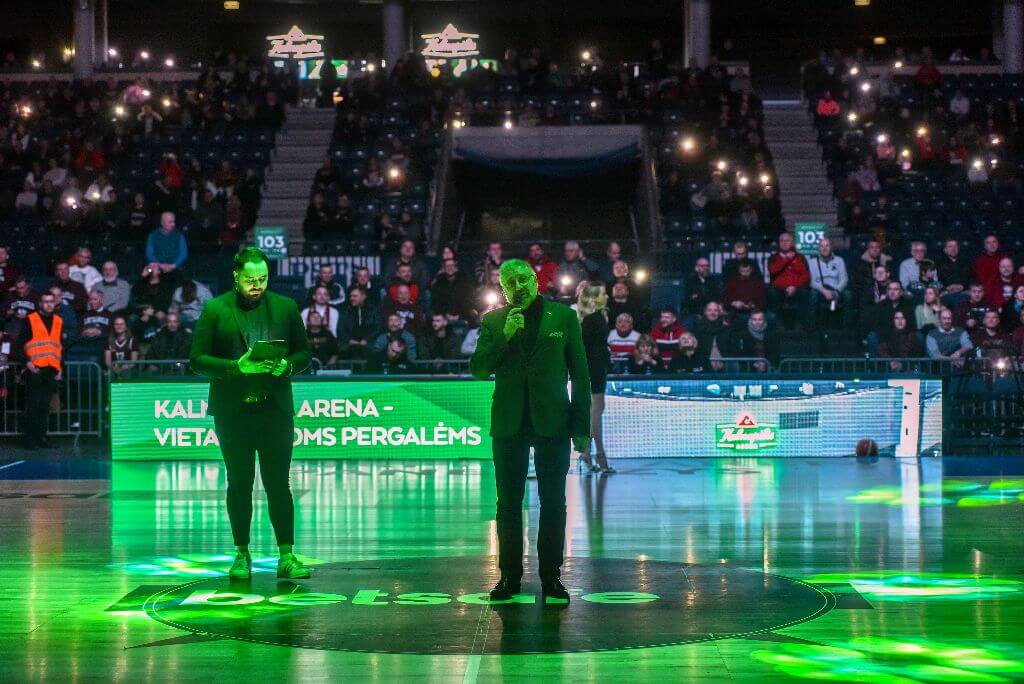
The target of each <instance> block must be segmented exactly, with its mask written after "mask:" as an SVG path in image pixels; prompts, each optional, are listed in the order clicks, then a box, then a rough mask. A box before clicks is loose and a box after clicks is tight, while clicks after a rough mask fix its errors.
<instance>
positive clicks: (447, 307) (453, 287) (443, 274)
mask: <svg viewBox="0 0 1024 684" xmlns="http://www.w3.org/2000/svg"><path fill="white" fill-rule="evenodd" d="M472 297H473V281H472V279H471V278H470V277H469V276H468V275H466V274H465V273H463V272H462V271H460V270H459V262H458V260H457V259H456V258H455V256H454V255H451V256H449V257H448V258H445V259H444V260H443V261H442V263H441V270H440V271H439V272H438V274H437V275H436V276H435V277H434V282H433V283H431V285H430V308H431V309H432V310H433V311H434V313H440V314H444V315H445V316H446V317H447V319H448V320H450V321H466V320H468V319H469V317H470V315H471V312H472V309H473V302H472Z"/></svg>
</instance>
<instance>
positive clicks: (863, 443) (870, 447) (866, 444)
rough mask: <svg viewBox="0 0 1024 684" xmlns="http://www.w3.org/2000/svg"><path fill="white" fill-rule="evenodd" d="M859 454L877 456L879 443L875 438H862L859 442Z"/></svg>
mask: <svg viewBox="0 0 1024 684" xmlns="http://www.w3.org/2000/svg"><path fill="white" fill-rule="evenodd" d="M857 455H858V456H877V455H878V443H877V442H875V440H873V439H862V440H860V441H859V442H857Z"/></svg>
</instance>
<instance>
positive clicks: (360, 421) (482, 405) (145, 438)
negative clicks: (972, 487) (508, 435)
mask: <svg viewBox="0 0 1024 684" xmlns="http://www.w3.org/2000/svg"><path fill="white" fill-rule="evenodd" d="M293 389H294V396H295V433H294V444H295V452H294V455H295V458H322V459H350V458H353V459H449V458H456V459H462V458H469V459H489V458H491V445H490V437H489V436H488V432H489V430H490V404H491V394H492V392H493V383H491V382H479V381H475V380H469V379H453V380H429V379H424V380H417V379H380V380H378V379H366V378H358V379H357V378H352V379H319V378H311V379H306V380H300V381H296V382H294V383H293ZM207 391H208V385H207V384H206V383H204V382H201V381H196V382H190V381H182V382H173V381H168V382H122V383H114V384H113V385H112V386H111V396H110V402H111V409H110V412H111V449H112V452H113V458H114V459H115V460H128V459H144V460H165V459H167V460H177V459H185V460H195V459H219V458H220V451H219V444H218V442H217V436H216V434H215V433H214V430H213V418H212V417H211V416H208V415H206V397H207ZM605 401H606V404H605V413H604V439H605V448H606V450H607V451H608V453H609V454H612V455H614V456H619V457H640V458H670V457H714V456H745V455H746V456H771V457H786V458H793V457H815V456H838V457H841V456H850V455H852V454H854V453H855V452H856V450H857V444H858V442H860V441H861V440H871V441H873V442H874V443H875V444H876V445H877V447H878V450H879V452H880V453H882V454H894V455H897V456H917V455H919V454H922V453H935V452H937V451H938V450H939V449H941V443H942V385H941V382H940V381H938V380H918V379H889V380H856V379H850V380H810V381H801V380H779V379H771V378H765V379H763V380H762V379H757V380H750V379H744V380H736V379H725V378H717V377H710V378H708V379H706V380H693V379H686V380H674V379H669V380H656V379H655V380H648V379H626V380H609V382H608V387H607V390H606V399H605Z"/></svg>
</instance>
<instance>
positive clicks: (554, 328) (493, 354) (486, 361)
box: [469, 259, 590, 603]
mask: <svg viewBox="0 0 1024 684" xmlns="http://www.w3.org/2000/svg"><path fill="white" fill-rule="evenodd" d="M500 278H501V287H502V290H503V291H504V292H505V297H506V299H507V300H508V301H509V306H504V307H501V308H499V309H495V310H494V311H491V312H489V313H488V314H487V315H485V316H484V317H483V320H482V321H481V323H480V338H479V341H478V342H477V346H476V351H475V352H474V354H473V356H472V358H471V359H470V362H469V368H470V372H471V373H472V374H473V376H474V377H476V378H479V379H481V380H485V379H487V378H488V377H489V376H490V375H491V374H492V373H493V374H494V399H493V401H492V404H491V437H492V451H493V456H494V479H495V484H496V485H497V490H498V507H497V508H498V510H497V523H498V567H499V569H500V570H501V579H500V580H499V581H498V584H497V585H496V586H495V587H494V589H493V590H492V591H491V593H490V596H491V599H492V600H495V601H503V600H508V599H510V598H511V597H513V596H514V595H516V594H517V593H519V588H520V581H521V579H522V576H523V495H524V493H525V490H526V474H527V470H528V468H529V454H530V447H533V449H534V464H535V467H536V471H537V489H538V492H539V494H540V523H539V526H538V528H539V529H538V531H537V560H538V566H539V568H538V569H539V571H540V578H541V587H542V594H543V596H544V599H545V601H547V600H548V599H554V600H555V601H556V602H562V603H565V602H568V600H569V593H568V592H567V591H566V590H565V587H564V586H562V583H561V582H560V581H559V575H560V572H561V566H562V560H563V558H562V553H563V549H564V546H565V476H566V474H567V473H568V471H569V445H570V438H571V441H572V443H573V445H574V446H575V447H576V449H577V450H578V451H582V452H585V451H586V450H587V445H588V443H589V441H590V377H589V374H588V372H587V357H586V353H585V351H584V349H583V334H582V332H581V330H580V322H579V318H578V317H577V316H576V312H575V311H573V310H572V309H571V308H569V307H568V306H565V305H564V304H558V303H555V302H552V301H549V300H546V299H544V298H542V297H539V296H537V275H536V274H535V273H534V271H533V269H532V268H531V267H530V265H529V264H527V263H526V262H525V261H522V260H520V259H510V260H509V261H506V262H504V263H503V264H502V265H501V271H500ZM567 379H568V380H572V398H571V400H570V397H569V395H568V393H567V391H566V380H567Z"/></svg>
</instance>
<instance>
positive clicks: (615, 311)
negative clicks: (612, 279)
mask: <svg viewBox="0 0 1024 684" xmlns="http://www.w3.org/2000/svg"><path fill="white" fill-rule="evenodd" d="M607 308H608V317H609V319H610V320H615V318H617V317H618V316H619V315H620V314H624V313H626V314H629V315H630V317H631V318H632V319H633V327H634V328H636V329H637V330H650V327H651V312H650V310H649V308H648V307H647V305H646V304H644V303H642V302H640V301H639V300H638V298H637V297H635V296H633V293H632V292H631V291H630V289H629V287H628V286H627V285H626V284H625V283H615V284H614V285H612V291H611V298H610V299H609V300H608V305H607Z"/></svg>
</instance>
